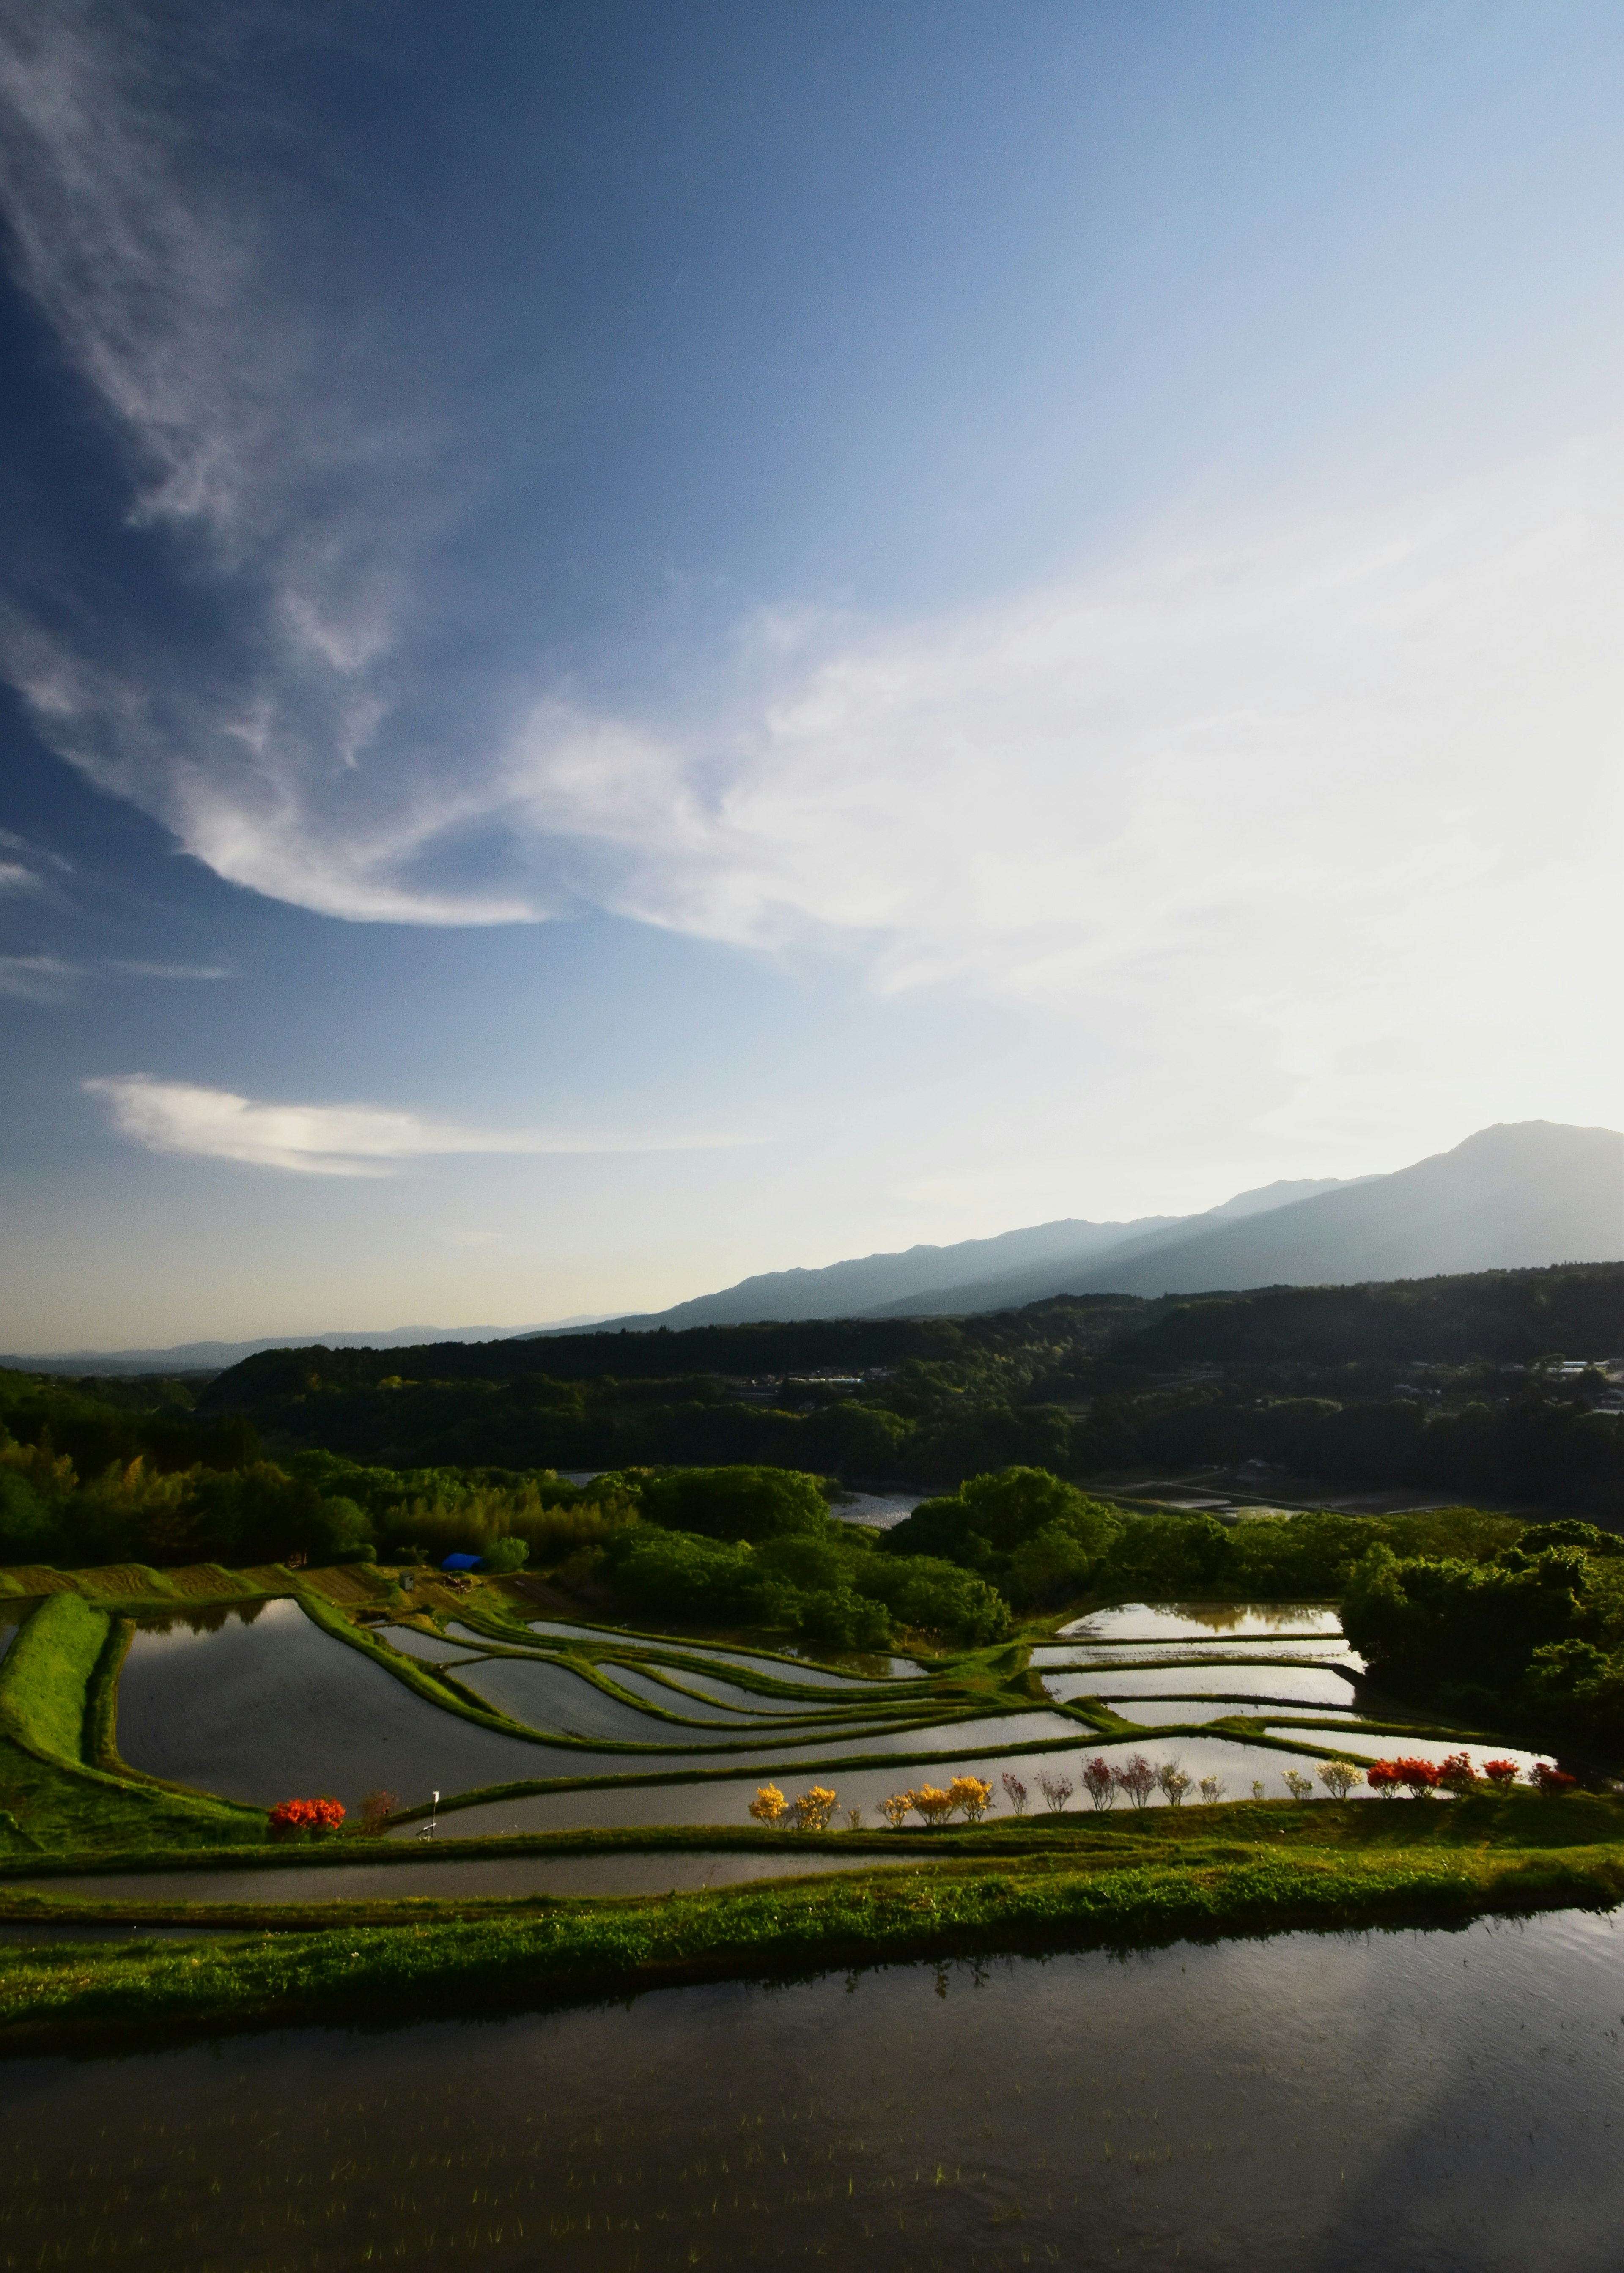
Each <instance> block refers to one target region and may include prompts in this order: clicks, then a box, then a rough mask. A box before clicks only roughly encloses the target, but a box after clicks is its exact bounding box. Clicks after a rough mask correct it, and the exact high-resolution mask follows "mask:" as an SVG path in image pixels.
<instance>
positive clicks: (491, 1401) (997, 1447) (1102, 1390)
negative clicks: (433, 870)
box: [199, 1264, 1624, 1520]
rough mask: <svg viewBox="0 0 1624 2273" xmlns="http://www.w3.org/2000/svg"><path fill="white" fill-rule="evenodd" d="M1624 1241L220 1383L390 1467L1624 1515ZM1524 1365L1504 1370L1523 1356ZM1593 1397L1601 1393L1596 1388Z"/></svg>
mask: <svg viewBox="0 0 1624 2273" xmlns="http://www.w3.org/2000/svg"><path fill="white" fill-rule="evenodd" d="M1558 1353H1560V1354H1561V1355H1562V1356H1563V1357H1564V1358H1568V1359H1573V1358H1580V1359H1585V1360H1589V1359H1594V1358H1602V1359H1614V1358H1617V1357H1619V1356H1620V1354H1624V1265H1621V1264H1586V1265H1579V1264H1575V1265H1567V1266H1562V1267H1558V1268H1555V1269H1551V1270H1545V1271H1521V1272H1482V1273H1478V1274H1476V1275H1474V1276H1472V1277H1469V1278H1461V1279H1432V1280H1401V1281H1398V1282H1396V1283H1395V1284H1393V1285H1389V1286H1377V1287H1311V1288H1300V1287H1283V1288H1277V1289H1274V1290H1273V1291H1272V1292H1267V1293H1262V1294H1238V1295H1225V1296H1202V1297H1197V1298H1195V1299H1192V1300H1185V1301H1182V1302H1173V1301H1170V1300H1165V1299H1164V1300H1163V1301H1161V1302H1149V1301H1145V1300H1141V1299H1136V1298H1133V1297H1130V1296H1122V1295H1097V1296H1086V1297H1067V1298H1062V1299H1059V1300H1056V1301H1054V1302H1039V1303H1034V1304H1033V1305H1031V1306H1030V1307H1029V1308H1028V1309H1023V1310H1011V1311H1003V1312H996V1313H990V1314H982V1315H980V1316H976V1317H968V1318H913V1319H903V1318H898V1319H866V1318H865V1319H854V1320H836V1319H830V1320H809V1321H804V1322H801V1323H799V1324H773V1325H761V1326H710V1327H700V1328H695V1329H694V1330H691V1331H689V1332H680V1333H673V1332H652V1333H643V1334H639V1333H630V1332H594V1333H582V1334H565V1335H557V1336H550V1337H547V1338H546V1339H541V1340H537V1341H531V1342H512V1341H503V1342H494V1343H485V1344H482V1345H472V1346H470V1345H469V1344H465V1343H460V1342H451V1343H441V1344H439V1345H434V1346H431V1347H425V1348H423V1349H416V1350H413V1349H404V1350H402V1349H391V1350H387V1351H386V1350H379V1351H368V1350H324V1349H319V1348H318V1349H305V1350H284V1351H267V1352H264V1353H262V1354H259V1355H258V1356H256V1357H252V1358H249V1359H247V1360H245V1361H244V1363H243V1364H241V1365H239V1366H235V1367H233V1368H232V1369H231V1371H230V1372H229V1373H227V1374H222V1376H221V1377H219V1379H218V1380H216V1381H215V1382H214V1383H213V1384H210V1386H209V1388H208V1389H207V1391H206V1392H204V1394H203V1396H202V1398H201V1399H199V1407H200V1417H202V1418H203V1419H205V1420H207V1419H210V1418H222V1417H224V1416H226V1415H228V1414H241V1415H243V1416H244V1417H245V1418H246V1419H247V1420H249V1421H251V1422H252V1424H253V1426H254V1427H255V1428H256V1429H258V1430H259V1432H260V1434H261V1435H262V1436H263V1437H264V1439H265V1441H266V1443H267V1445H268V1446H270V1447H271V1448H272V1450H273V1452H277V1453H278V1454H280V1452H282V1451H283V1450H286V1451H294V1450H298V1449H300V1448H305V1447H313V1446H322V1447H325V1448H327V1449H328V1450H330V1451H333V1452H339V1453H342V1454H345V1455H347V1456H349V1457H350V1458H351V1459H365V1460H372V1461H378V1462H381V1463H384V1464H386V1465H388V1466H391V1467H419V1466H430V1465H435V1464H439V1463H465V1464H485V1465H488V1466H492V1467H503V1468H509V1469H527V1468H540V1467H553V1468H558V1469H564V1470H569V1469H583V1468H611V1467H628V1466H636V1465H659V1464H664V1463H677V1464H698V1465H704V1464H710V1463H726V1462H737V1461H744V1462H757V1463H763V1464H765V1465H768V1466H771V1467H787V1468H801V1469H810V1470H814V1471H816V1472H818V1473H820V1474H833V1475H838V1476H840V1477H842V1478H844V1479H846V1481H847V1482H853V1483H868V1482H874V1483H879V1482H890V1483H895V1484H899V1485H903V1484H906V1485H914V1486H940V1485H944V1484H955V1483H957V1482H959V1480H961V1479H962V1478H964V1477H966V1476H970V1475H974V1474H979V1473H981V1472H982V1471H984V1470H988V1469H992V1468H997V1467H1003V1466H1004V1465H1006V1464H1008V1463H1010V1462H1025V1463H1029V1464H1031V1465H1033V1466H1036V1467H1044V1468H1049V1469H1051V1470H1052V1471H1054V1473H1055V1474H1059V1475H1064V1476H1067V1477H1071V1478H1074V1479H1079V1480H1081V1479H1086V1478H1094V1479H1100V1480H1104V1479H1108V1478H1109V1477H1111V1476H1117V1477H1123V1476H1126V1475H1129V1474H1132V1473H1133V1472H1134V1471H1135V1470H1137V1471H1138V1473H1139V1474H1141V1475H1155V1474H1163V1475H1165V1474H1172V1473H1175V1472H1177V1470H1179V1469H1191V1468H1194V1467H1199V1466H1224V1465H1228V1466H1231V1467H1233V1466H1237V1465H1238V1464H1239V1463H1241V1462H1243V1461H1245V1460H1254V1459H1261V1460H1266V1461H1268V1462H1271V1463H1275V1464H1278V1465H1279V1466H1281V1467H1283V1468H1286V1469H1288V1470H1289V1471H1290V1472H1291V1473H1293V1474H1297V1475H1299V1476H1304V1477H1315V1476H1317V1477H1323V1478H1326V1479H1327V1480H1330V1479H1335V1480H1350V1481H1354V1482H1358V1483H1359V1484H1361V1485H1371V1484H1377V1485H1380V1486H1381V1487H1382V1488H1384V1489H1386V1488H1387V1487H1389V1486H1392V1485H1400V1484H1402V1485H1405V1486H1414V1485H1417V1484H1420V1485H1425V1486H1427V1487H1429V1488H1433V1489H1445V1490H1447V1491H1449V1492H1451V1493H1453V1494H1456V1495H1458V1496H1460V1497H1470V1496H1472V1495H1475V1494H1479V1493H1482V1494H1492V1495H1494V1496H1496V1497H1508V1498H1515V1499H1518V1500H1525V1501H1535V1502H1538V1503H1541V1504H1544V1503H1545V1502H1547V1501H1548V1502H1550V1503H1551V1504H1560V1505H1564V1506H1568V1505H1579V1504H1583V1506H1584V1507H1586V1508H1587V1509H1588V1510H1590V1512H1594V1513H1596V1514H1597V1515H1598V1517H1600V1518H1602V1519H1608V1520H1611V1519H1613V1517H1614V1515H1615V1513H1616V1515H1617V1517H1618V1518H1619V1519H1621V1520H1624V1425H1620V1422H1618V1421H1616V1420H1615V1419H1614V1418H1613V1416H1612V1415H1611V1414H1609V1413H1608V1412H1607V1411H1606V1410H1605V1406H1606V1405H1607V1404H1608V1403H1609V1402H1610V1401H1611V1400H1612V1399H1613V1396H1614V1394H1615V1392H1614V1390H1613V1386H1612V1384H1609V1383H1608V1382H1607V1381H1605V1379H1604V1377H1603V1376H1602V1375H1601V1374H1600V1373H1596V1374H1590V1375H1587V1376H1585V1377H1584V1378H1583V1380H1582V1381H1576V1380H1574V1379H1572V1378H1570V1377H1560V1376H1559V1375H1558V1374H1557V1373H1556V1371H1555V1370H1554V1369H1553V1366H1551V1365H1550V1364H1549V1363H1544V1364H1542V1363H1540V1362H1539V1361H1549V1360H1551V1359H1552V1358H1553V1356H1555V1354H1558ZM1507 1369H1510V1370H1507ZM1598 1407H1601V1408H1604V1409H1600V1410H1598Z"/></svg>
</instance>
